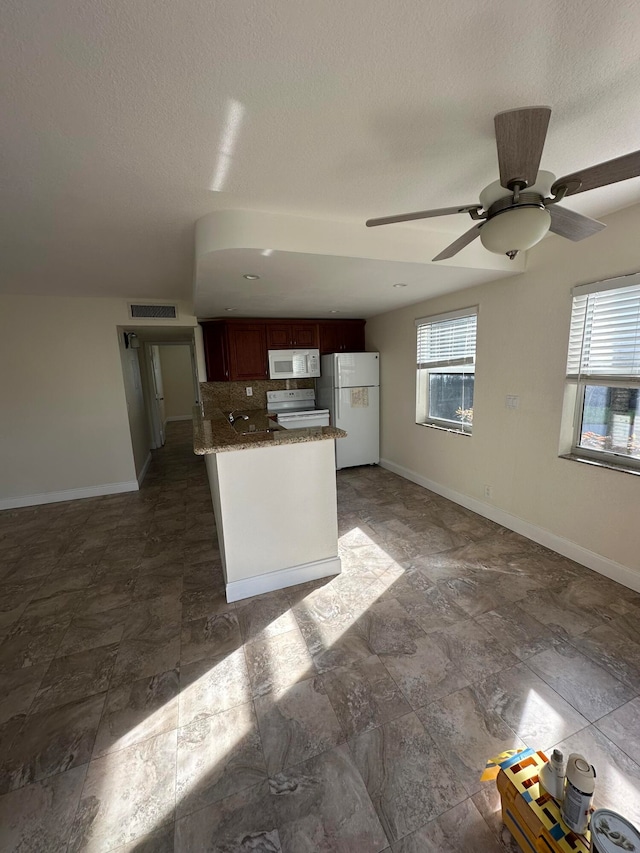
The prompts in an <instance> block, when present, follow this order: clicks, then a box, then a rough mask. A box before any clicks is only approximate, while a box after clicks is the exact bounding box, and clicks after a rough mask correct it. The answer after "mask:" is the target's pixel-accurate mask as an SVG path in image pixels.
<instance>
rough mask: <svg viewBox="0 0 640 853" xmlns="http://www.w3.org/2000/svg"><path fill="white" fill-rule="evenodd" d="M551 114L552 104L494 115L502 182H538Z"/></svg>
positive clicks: (506, 184)
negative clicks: (550, 105) (550, 106)
mask: <svg viewBox="0 0 640 853" xmlns="http://www.w3.org/2000/svg"><path fill="white" fill-rule="evenodd" d="M550 116H551V109H550V108H549V107H522V108H521V109H517V110H506V111H505V112H502V113H498V114H497V115H496V117H495V118H494V124H495V128H496V145H497V147H498V165H499V167H500V184H501V185H502V186H503V187H505V188H506V189H513V186H514V184H518V183H520V184H524V185H525V186H528V187H531V186H533V184H535V182H536V178H537V176H538V167H539V165H540V158H541V157H542V149H543V148H544V141H545V139H546V137H547V127H548V126H549V118H550Z"/></svg>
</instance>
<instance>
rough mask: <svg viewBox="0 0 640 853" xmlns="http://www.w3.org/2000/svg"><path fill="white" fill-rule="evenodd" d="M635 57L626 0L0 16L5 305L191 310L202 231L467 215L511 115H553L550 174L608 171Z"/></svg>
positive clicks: (81, 0)
mask: <svg viewBox="0 0 640 853" xmlns="http://www.w3.org/2000/svg"><path fill="white" fill-rule="evenodd" d="M639 44H640V4H638V3H637V2H623V0H608V1H607V0H581V2H579V3H578V2H575V0H571V2H566V0H537V2H535V3H532V2H530V0H527V2H524V0H495V2H487V0H484V2H482V0H474V2H471V1H470V0H448V2H446V3H436V2H426V0H385V1H384V2H382V0H347V2H344V0H295V2H293V0H255V2H249V0H214V2H211V0H181V2H179V3H178V2H171V1H170V0H135V2H126V0H120V2H115V0H53V2H49V3H38V2H24V0H5V2H4V4H3V35H2V43H1V44H0V72H1V73H2V78H3V83H4V85H3V87H2V95H1V96H0V98H1V99H0V115H2V164H3V165H2V200H3V203H2V212H1V214H0V215H1V216H2V220H1V222H0V233H1V237H0V239H1V241H2V255H1V257H2V262H1V280H0V287H1V288H2V289H3V290H4V291H5V292H12V293H20V292H22V293H61V294H100V295H110V294H112V295H136V296H140V297H142V296H146V297H153V296H155V297H158V298H164V297H170V298H177V297H183V298H189V296H190V294H191V286H192V281H193V257H194V246H193V240H194V223H195V221H196V220H197V219H198V218H199V217H201V216H203V215H204V214H206V213H208V212H210V211H214V210H218V209H226V210H230V209H254V210H263V211H272V212H281V213H290V214H298V215H301V216H313V217H317V218H325V219H329V220H345V221H349V222H363V221H364V219H365V218H367V217H369V216H379V215H384V214H392V213H397V212H402V211H405V210H412V209H420V208H424V207H441V206H446V205H451V204H462V203H473V202H475V201H476V199H477V195H478V192H479V190H480V189H481V188H482V187H483V186H485V185H486V184H488V183H489V182H490V181H492V180H494V179H495V178H496V177H497V164H496V157H495V142H494V137H493V121H492V117H493V115H494V113H495V112H497V111H498V110H503V109H508V108H511V107H516V106H523V105H527V104H549V105H550V106H551V107H552V108H553V114H552V118H551V125H550V131H549V138H548V141H547V146H546V149H545V152H544V155H543V159H542V167H543V168H547V169H549V170H550V171H553V172H555V173H556V175H561V174H563V173H566V172H570V171H574V170H575V169H576V168H579V167H581V166H586V165H590V164H592V163H595V162H599V161H601V160H606V159H609V158H612V157H615V156H618V155H620V154H623V153H625V152H627V151H630V150H633V149H636V148H639V147H640V134H639V132H638V128H640V98H638V92H640V62H639V61H638V59H639V56H638V54H639V49H638V45H639ZM639 184H640V180H639V179H634V180H633V181H629V182H627V183H626V184H620V185H617V186H615V187H611V188H607V189H602V190H597V191H594V192H592V193H588V194H585V195H584V196H581V197H579V198H576V199H571V206H572V207H574V208H575V209H577V210H580V211H582V212H585V213H588V214H590V215H596V216H597V215H602V214H604V213H606V212H609V211H611V210H613V209H616V208H619V207H623V206H627V205H629V204H634V203H637V202H638V201H640V186H639ZM394 227H396V228H397V227H398V226H394ZM421 227H423V228H424V227H428V228H429V229H435V230H440V231H448V232H450V233H454V234H455V233H460V232H462V231H463V230H465V229H466V228H467V227H468V219H467V218H465V217H459V218H458V217H448V218H447V219H442V220H438V221H437V222H433V221H432V222H430V223H429V224H428V226H424V225H423V226H421ZM445 236H446V237H448V235H445ZM548 239H557V238H548ZM594 239H596V238H594ZM534 251H535V250H534ZM211 286H212V287H215V281H214V280H212V285H211ZM355 295H358V293H356V294H355ZM366 296H367V294H366V288H364V289H362V291H361V292H360V293H359V297H360V298H361V299H362V300H363V301H362V305H363V313H364V309H365V307H366Z"/></svg>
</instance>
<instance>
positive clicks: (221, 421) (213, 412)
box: [193, 403, 347, 456]
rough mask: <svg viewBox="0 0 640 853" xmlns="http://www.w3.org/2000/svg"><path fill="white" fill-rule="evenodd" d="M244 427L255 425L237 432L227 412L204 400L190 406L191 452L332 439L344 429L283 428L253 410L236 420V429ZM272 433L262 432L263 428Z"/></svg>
mask: <svg viewBox="0 0 640 853" xmlns="http://www.w3.org/2000/svg"><path fill="white" fill-rule="evenodd" d="M245 424H246V428H247V430H250V429H251V426H252V425H253V426H255V427H256V431H255V432H254V433H252V432H248V433H247V434H246V435H241V434H240V433H239V432H238V431H237V430H236V428H235V427H234V426H232V425H231V424H230V423H229V419H228V417H227V415H226V414H225V413H224V412H223V411H221V410H220V409H218V408H216V407H214V406H211V405H208V404H207V403H204V404H203V405H202V406H194V408H193V451H194V453H196V454H197V455H198V456H204V455H205V454H206V453H223V452H225V451H227V450H249V449H251V448H253V447H273V446H274V445H278V446H280V445H283V444H298V443H299V442H302V441H326V440H327V439H333V438H345V437H346V435H347V434H346V432H345V431H344V430H343V429H337V428H336V427H306V428H305V429H284V428H283V427H281V426H278V424H277V423H276V422H275V421H271V420H268V419H267V414H266V412H256V413H255V414H254V415H252V416H251V417H250V419H249V421H246V422H244V424H243V422H240V428H244V425H245ZM267 426H268V427H269V429H271V430H273V432H262V431H261V430H262V429H266V427H267Z"/></svg>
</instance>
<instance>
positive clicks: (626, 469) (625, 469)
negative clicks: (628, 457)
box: [560, 453, 640, 477]
mask: <svg viewBox="0 0 640 853" xmlns="http://www.w3.org/2000/svg"><path fill="white" fill-rule="evenodd" d="M560 459H568V460H569V461H570V462H583V463H584V464H585V465H594V466H595V467H596V468H608V469H609V470H610V471H621V472H622V473H623V474H635V476H636V477H640V468H631V467H630V466H627V465H617V464H615V463H613V462H607V461H605V460H604V459H592V458H591V457H590V456H578V455H577V454H576V453H561V454H560Z"/></svg>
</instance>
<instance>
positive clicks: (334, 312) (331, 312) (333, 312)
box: [329, 308, 340, 314]
mask: <svg viewBox="0 0 640 853" xmlns="http://www.w3.org/2000/svg"><path fill="white" fill-rule="evenodd" d="M339 313H340V312H339V311H336V310H335V308H334V310H333V311H329V314H339Z"/></svg>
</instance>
